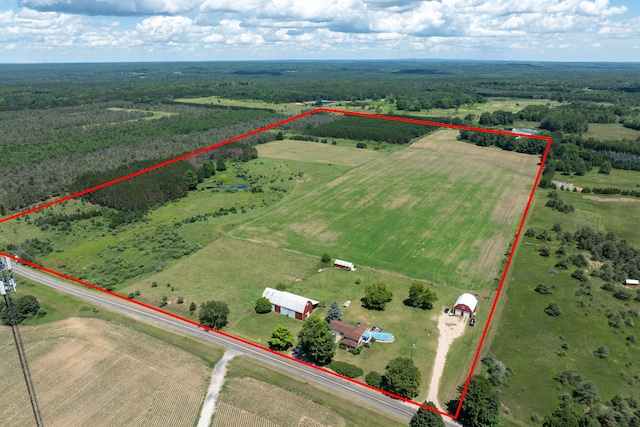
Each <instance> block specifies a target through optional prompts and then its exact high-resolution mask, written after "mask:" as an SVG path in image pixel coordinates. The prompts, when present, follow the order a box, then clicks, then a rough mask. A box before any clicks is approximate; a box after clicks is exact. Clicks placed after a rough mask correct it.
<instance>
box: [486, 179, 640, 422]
mask: <svg viewBox="0 0 640 427" xmlns="http://www.w3.org/2000/svg"><path fill="white" fill-rule="evenodd" d="M556 178H558V177H556ZM638 179H640V174H638V173H637V172H629V171H618V170H614V171H612V173H611V175H601V174H597V173H595V172H590V173H588V174H587V175H585V176H584V177H574V178H572V179H571V181H572V182H573V181H575V182H576V184H579V185H590V186H592V187H593V186H598V185H606V186H620V187H623V186H629V185H632V183H634V182H637V180H638ZM546 193H547V191H546V190H542V189H541V191H540V192H539V193H538V195H537V197H536V199H535V203H534V205H533V207H532V211H531V215H530V217H529V219H528V222H527V225H526V227H527V228H528V227H531V228H534V229H535V231H536V233H540V232H541V231H542V230H547V231H549V232H550V233H551V235H552V236H555V232H552V231H550V229H551V227H552V226H553V224H555V223H559V224H561V225H562V227H563V229H564V230H567V231H570V232H574V231H575V230H576V229H577V228H578V227H582V226H586V225H588V226H591V227H593V228H594V229H596V230H598V231H602V232H608V231H614V232H615V233H616V234H617V236H618V237H619V239H625V240H627V241H628V242H629V243H630V244H631V245H633V246H634V247H636V248H637V247H639V246H640V233H639V232H638V228H637V219H638V218H639V217H640V203H638V202H636V201H634V200H633V199H632V198H627V200H628V201H621V198H620V197H617V196H598V197H597V198H596V199H594V198H593V197H592V196H593V195H588V194H586V195H585V194H581V193H573V192H560V197H561V198H562V199H563V200H564V201H565V202H566V203H572V204H574V205H575V207H576V212H575V213H572V214H563V213H560V212H557V211H552V210H551V209H550V208H548V207H545V206H544V205H545V203H546V201H547V200H548V199H547V197H546ZM612 218H615V220H612ZM539 245H540V241H539V240H537V239H536V238H534V237H523V239H522V241H521V243H520V245H519V247H518V249H517V251H516V254H515V257H514V261H513V264H512V268H511V272H510V280H509V282H508V285H507V286H508V287H507V292H506V295H504V296H503V299H504V300H505V301H504V304H503V308H502V318H501V319H500V320H499V322H498V323H497V324H495V325H494V327H493V328H494V332H493V341H492V343H491V345H490V350H491V351H492V352H493V353H494V354H496V355H497V357H498V358H499V359H500V360H502V361H503V362H504V363H505V364H506V365H507V366H510V367H511V368H512V369H513V371H514V375H513V376H512V378H511V383H510V384H509V385H508V386H506V387H502V393H501V394H502V403H503V405H505V406H506V407H507V408H508V410H509V411H510V414H511V415H510V416H512V417H513V418H514V419H515V420H517V421H519V422H522V423H529V422H531V417H532V416H533V415H534V414H535V415H537V416H544V415H546V414H548V413H550V412H552V411H553V410H554V409H555V408H556V407H557V405H558V403H559V399H558V398H557V396H560V395H561V394H562V393H565V392H567V393H571V392H572V388H571V387H568V386H561V385H560V383H559V382H557V381H555V380H554V379H553V377H554V376H555V375H556V374H558V373H559V372H561V371H562V370H563V369H571V370H573V371H575V372H576V373H578V374H580V375H582V377H583V378H584V379H585V380H591V381H593V382H594V384H595V386H596V388H597V389H598V391H599V393H600V397H601V401H602V402H606V401H607V400H609V399H611V398H612V397H613V396H615V395H621V396H625V397H626V396H637V385H635V384H636V383H637V381H638V379H640V369H639V368H638V365H637V360H638V357H640V349H639V348H638V346H637V345H625V343H626V339H625V337H627V336H628V335H629V334H635V335H638V333H640V330H639V329H638V326H637V325H636V326H629V325H624V326H623V327H621V328H619V329H616V328H613V327H611V326H609V325H608V320H607V317H606V316H605V311H606V310H607V309H612V310H614V311H616V312H617V311H621V310H623V311H626V310H630V309H631V310H633V309H635V310H639V309H640V303H638V302H637V301H632V300H631V301H627V302H624V301H620V300H618V299H615V298H613V297H612V295H611V293H609V292H606V291H604V290H602V289H600V286H601V284H602V281H601V280H600V279H596V278H591V284H592V285H591V287H590V288H587V289H588V290H589V291H590V292H591V293H592V295H593V297H592V298H591V297H588V296H585V295H583V296H580V295H576V291H577V290H578V288H579V287H578V282H577V280H575V279H573V278H571V277H570V275H571V272H572V271H573V270H574V269H575V267H573V266H572V267H570V268H569V269H568V270H566V271H565V270H558V269H555V268H554V264H555V263H556V262H557V261H558V259H559V258H558V257H557V256H556V255H551V257H549V258H545V257H541V256H540V255H539V254H538V252H537V248H538V247H539ZM547 245H548V246H549V247H550V248H551V250H552V254H553V253H554V251H555V250H556V249H557V247H559V243H558V242H556V241H552V242H548V243H547ZM567 247H569V246H567ZM571 248H572V249H571V252H570V253H576V252H579V251H577V250H576V248H575V244H573V245H571ZM585 256H586V257H587V258H589V257H590V256H589V255H588V254H587V253H585ZM593 265H597V264H592V266H593ZM552 270H554V271H555V272H554V271H552ZM538 283H545V284H547V285H548V286H550V287H551V288H552V291H553V293H552V294H551V295H540V294H538V293H537V292H535V291H534V288H535V286H536V285H537V284H538ZM552 301H553V302H556V303H558V304H559V306H560V308H561V310H562V314H561V315H559V316H557V317H551V316H548V315H547V314H546V313H545V312H544V308H545V307H546V306H547V305H548V304H549V303H550V302H552ZM564 343H567V345H568V349H563V348H562V347H561V346H562V345H563V344H564ZM599 345H605V346H606V347H607V348H608V349H609V351H610V356H609V357H608V358H607V359H600V358H598V357H596V356H594V355H593V351H594V350H595V349H596V348H597V347H598V346H599ZM625 378H627V379H629V378H630V380H629V381H628V380H626V379H625ZM532 384H535V385H536V386H535V387H531V385H532Z"/></svg>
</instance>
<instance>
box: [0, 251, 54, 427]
mask: <svg viewBox="0 0 640 427" xmlns="http://www.w3.org/2000/svg"><path fill="white" fill-rule="evenodd" d="M15 291H16V279H15V278H14V277H13V270H12V268H11V259H10V258H7V257H0V295H2V296H3V297H4V303H5V305H6V307H7V315H8V318H9V324H10V326H11V333H12V334H13V340H14V341H15V343H16V349H17V350H18V358H19V359H20V366H22V374H23V375H24V381H25V383H26V384H27V392H28V393H29V400H30V401H31V409H32V410H33V416H34V417H35V420H36V425H37V426H38V427H42V426H43V425H44V424H43V423H42V416H41V415H40V409H39V408H38V401H37V400H36V391H35V389H34V387H33V382H32V381H31V374H30V373H29V365H27V356H26V354H25V352H24V347H23V345H22V337H21V336H20V331H19V330H18V322H17V319H16V313H15V312H14V311H13V304H12V303H11V297H10V296H9V294H10V293H11V292H15Z"/></svg>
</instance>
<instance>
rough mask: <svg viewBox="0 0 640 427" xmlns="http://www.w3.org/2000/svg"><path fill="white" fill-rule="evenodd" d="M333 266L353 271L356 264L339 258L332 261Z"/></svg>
mask: <svg viewBox="0 0 640 427" xmlns="http://www.w3.org/2000/svg"><path fill="white" fill-rule="evenodd" d="M333 266H334V267H335V268H342V269H344V270H348V271H355V270H356V266H355V265H353V263H352V262H348V261H343V260H341V259H337V260H335V262H334V263H333Z"/></svg>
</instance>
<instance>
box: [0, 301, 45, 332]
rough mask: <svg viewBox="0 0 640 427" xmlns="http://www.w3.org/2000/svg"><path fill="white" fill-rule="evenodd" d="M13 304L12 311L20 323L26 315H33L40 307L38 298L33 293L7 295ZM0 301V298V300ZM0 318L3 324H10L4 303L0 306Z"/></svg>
mask: <svg viewBox="0 0 640 427" xmlns="http://www.w3.org/2000/svg"><path fill="white" fill-rule="evenodd" d="M9 299H10V300H11V303H12V306H13V313H14V314H15V316H16V322H18V323H21V322H22V321H23V320H25V319H26V318H27V317H31V316H35V315H36V314H38V310H39V309H40V303H39V302H38V299H37V298H36V297H34V296H33V295H18V296H16V297H12V296H9ZM0 301H1V300H0ZM0 319H2V323H3V324H5V325H11V319H10V318H9V313H8V312H7V309H6V306H5V304H4V303H2V305H1V306H0Z"/></svg>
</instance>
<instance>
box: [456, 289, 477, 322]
mask: <svg viewBox="0 0 640 427" xmlns="http://www.w3.org/2000/svg"><path fill="white" fill-rule="evenodd" d="M477 307H478V299H477V298H476V297H474V296H473V295H471V294H466V293H465V294H462V295H460V296H459V297H458V299H457V300H456V303H455V304H454V306H453V314H455V315H456V316H464V317H473V316H474V314H475V312H476V308H477Z"/></svg>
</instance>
